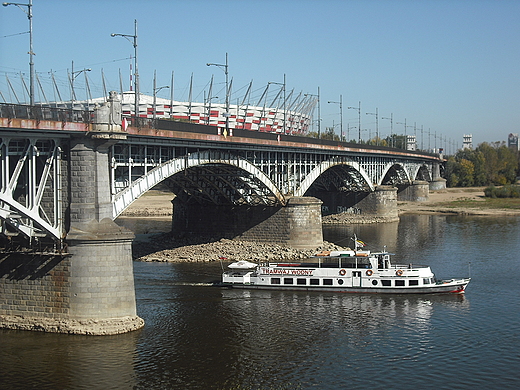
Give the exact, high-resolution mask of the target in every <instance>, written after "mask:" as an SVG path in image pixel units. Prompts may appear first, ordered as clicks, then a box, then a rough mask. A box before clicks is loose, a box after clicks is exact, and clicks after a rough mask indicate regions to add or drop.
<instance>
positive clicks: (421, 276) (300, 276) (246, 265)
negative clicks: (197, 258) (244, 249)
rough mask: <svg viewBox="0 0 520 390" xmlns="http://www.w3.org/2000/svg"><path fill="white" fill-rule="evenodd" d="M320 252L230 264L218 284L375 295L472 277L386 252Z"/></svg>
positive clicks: (460, 283) (454, 289) (424, 289)
mask: <svg viewBox="0 0 520 390" xmlns="http://www.w3.org/2000/svg"><path fill="white" fill-rule="evenodd" d="M354 242H355V246H354V247H355V249H354V250H352V249H349V248H347V249H346V250H342V251H330V252H329V251H324V252H320V253H317V254H316V255H315V256H313V257H311V258H309V259H305V260H301V261H300V260H299V261H296V262H290V263H289V262H284V263H270V262H266V263H260V264H256V263H252V262H248V261H238V262H234V263H231V264H230V265H229V266H228V268H229V270H227V271H224V272H223V274H222V285H223V286H227V287H233V288H248V289H275V290H306V291H311V290H312V291H334V292H343V293H378V294H431V293H455V294H462V293H464V291H465V290H466V286H467V285H468V283H469V282H470V280H471V278H459V279H448V280H437V279H436V278H435V275H434V274H433V272H432V270H431V269H430V267H429V266H426V265H417V264H407V265H403V264H393V263H392V262H391V259H390V257H391V254H390V253H388V252H386V250H385V251H382V252H371V251H369V250H361V249H360V246H363V245H364V243H362V242H361V241H360V240H358V239H357V238H354Z"/></svg>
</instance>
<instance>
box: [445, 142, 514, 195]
mask: <svg viewBox="0 0 520 390" xmlns="http://www.w3.org/2000/svg"><path fill="white" fill-rule="evenodd" d="M519 173H520V154H519V153H518V152H515V151H514V150H512V149H510V148H508V147H507V146H506V145H505V143H504V142H494V143H487V142H484V143H481V144H479V145H478V146H477V148H475V149H462V150H459V151H458V152H457V153H456V154H455V156H452V157H449V158H448V161H447V163H446V176H445V177H446V179H447V185H448V187H473V186H477V187H478V186H497V185H498V186H504V185H506V184H513V183H515V182H516V180H517V177H518V175H519Z"/></svg>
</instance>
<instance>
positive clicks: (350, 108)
mask: <svg viewBox="0 0 520 390" xmlns="http://www.w3.org/2000/svg"><path fill="white" fill-rule="evenodd" d="M348 109H349V110H357V112H358V142H359V143H361V102H359V106H358V107H348Z"/></svg>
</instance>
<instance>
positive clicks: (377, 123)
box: [367, 107, 379, 145]
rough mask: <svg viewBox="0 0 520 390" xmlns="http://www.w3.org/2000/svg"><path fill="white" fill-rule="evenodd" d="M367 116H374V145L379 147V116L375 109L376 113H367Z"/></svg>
mask: <svg viewBox="0 0 520 390" xmlns="http://www.w3.org/2000/svg"><path fill="white" fill-rule="evenodd" d="M367 115H375V116H376V145H379V114H378V111H377V107H376V112H375V113H372V112H367Z"/></svg>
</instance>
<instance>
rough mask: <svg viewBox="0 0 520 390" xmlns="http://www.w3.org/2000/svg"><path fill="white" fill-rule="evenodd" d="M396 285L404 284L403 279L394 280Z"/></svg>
mask: <svg viewBox="0 0 520 390" xmlns="http://www.w3.org/2000/svg"><path fill="white" fill-rule="evenodd" d="M395 285H396V286H404V280H396V281H395Z"/></svg>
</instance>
